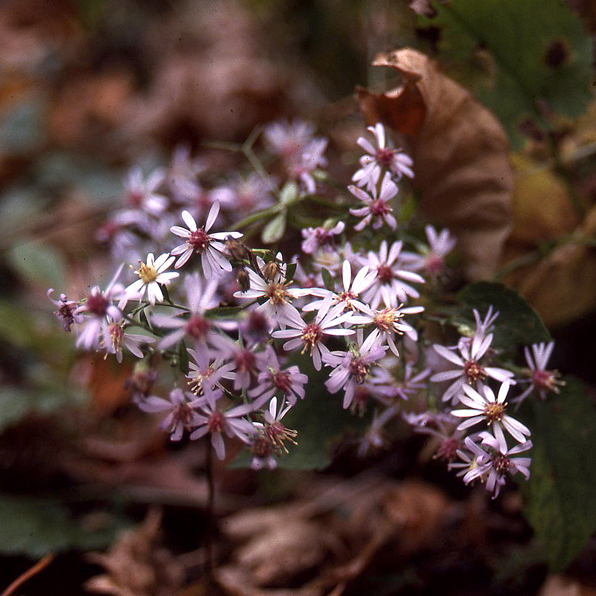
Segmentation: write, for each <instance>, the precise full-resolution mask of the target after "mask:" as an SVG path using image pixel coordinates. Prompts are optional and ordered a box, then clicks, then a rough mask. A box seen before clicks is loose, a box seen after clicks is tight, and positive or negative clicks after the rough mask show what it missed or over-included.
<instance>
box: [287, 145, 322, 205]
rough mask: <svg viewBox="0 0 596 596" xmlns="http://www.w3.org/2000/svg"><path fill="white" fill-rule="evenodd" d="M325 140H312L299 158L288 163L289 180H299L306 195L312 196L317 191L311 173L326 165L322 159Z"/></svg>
mask: <svg viewBox="0 0 596 596" xmlns="http://www.w3.org/2000/svg"><path fill="white" fill-rule="evenodd" d="M327 142H328V141H327V139H322V138H316V139H313V140H312V141H311V142H310V143H309V144H308V145H307V146H306V148H305V150H304V151H303V152H302V154H301V155H300V156H299V158H298V159H296V160H294V161H293V162H290V163H288V165H287V166H286V167H287V170H288V175H289V176H290V177H291V178H295V179H296V180H299V181H300V183H301V186H302V188H303V189H304V190H305V191H306V192H307V193H308V194H313V193H315V192H316V190H317V183H316V181H315V179H314V176H313V173H314V172H315V170H317V169H318V168H321V167H325V166H326V165H327V159H326V158H325V157H324V155H323V153H325V151H326V149H327Z"/></svg>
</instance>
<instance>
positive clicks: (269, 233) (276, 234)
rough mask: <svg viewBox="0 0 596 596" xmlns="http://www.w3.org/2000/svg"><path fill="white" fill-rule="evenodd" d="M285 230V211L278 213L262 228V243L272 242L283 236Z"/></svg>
mask: <svg viewBox="0 0 596 596" xmlns="http://www.w3.org/2000/svg"><path fill="white" fill-rule="evenodd" d="M285 231H286V212H285V211H282V212H281V213H278V214H277V215H276V216H275V217H274V218H273V219H272V220H271V221H270V222H269V223H268V224H267V225H266V226H265V227H264V228H263V233H262V234H261V240H262V241H263V243H264V244H273V243H274V242H278V241H279V240H281V239H282V238H283V235H284V233H285Z"/></svg>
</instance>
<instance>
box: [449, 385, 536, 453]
mask: <svg viewBox="0 0 596 596" xmlns="http://www.w3.org/2000/svg"><path fill="white" fill-rule="evenodd" d="M510 386H511V383H509V382H507V381H506V382H504V383H501V387H500V388H499V393H498V395H495V393H494V391H493V390H492V389H491V388H490V387H489V386H488V385H483V386H482V388H481V391H482V394H480V393H478V391H476V390H475V389H473V388H472V387H470V386H469V385H464V386H463V391H464V394H463V395H461V396H460V398H459V400H460V402H461V403H462V404H463V405H465V406H468V409H462V410H453V411H452V412H451V414H452V415H453V416H455V417H456V418H467V420H464V421H463V422H462V423H460V424H459V426H458V427H457V428H458V430H465V429H466V428H470V427H471V426H475V425H476V424H478V423H479V422H485V423H486V424H488V425H489V426H491V427H492V429H493V432H494V434H495V437H496V438H497V440H498V441H499V444H500V445H501V446H502V451H505V450H506V449H507V443H506V441H505V435H504V433H503V429H505V430H506V431H507V432H508V433H509V434H510V435H511V436H512V437H513V438H514V439H515V440H517V441H519V442H520V443H523V442H524V441H525V440H526V438H527V437H529V436H530V435H531V434H532V433H531V432H530V430H529V429H528V428H527V427H526V426H524V425H523V424H522V423H521V422H519V421H518V420H516V419H515V418H512V417H511V416H509V415H508V414H505V409H506V407H507V402H506V401H505V400H506V398H507V393H508V392H509V388H510Z"/></svg>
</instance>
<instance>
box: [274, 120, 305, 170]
mask: <svg viewBox="0 0 596 596" xmlns="http://www.w3.org/2000/svg"><path fill="white" fill-rule="evenodd" d="M314 133H315V128H314V126H313V125H312V124H311V123H310V122H304V121H302V120H294V122H291V123H290V122H288V121H287V120H282V121H280V122H273V123H271V124H268V125H267V126H266V127H265V130H264V131H263V139H264V141H265V144H266V145H267V147H268V148H269V149H270V150H271V151H273V152H274V153H276V154H277V155H279V156H280V157H283V158H284V159H286V160H295V159H296V158H297V157H298V156H300V155H302V153H303V152H304V150H305V148H306V147H307V146H308V144H309V143H310V142H311V141H312V140H313V137H314Z"/></svg>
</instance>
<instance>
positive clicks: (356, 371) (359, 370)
mask: <svg viewBox="0 0 596 596" xmlns="http://www.w3.org/2000/svg"><path fill="white" fill-rule="evenodd" d="M369 371H370V366H369V365H368V364H367V363H366V362H365V361H364V359H363V358H362V357H360V356H358V357H357V358H352V360H351V361H350V374H351V375H352V376H353V377H354V378H355V379H356V382H357V383H359V384H362V383H364V380H365V379H366V375H368V372H369Z"/></svg>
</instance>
